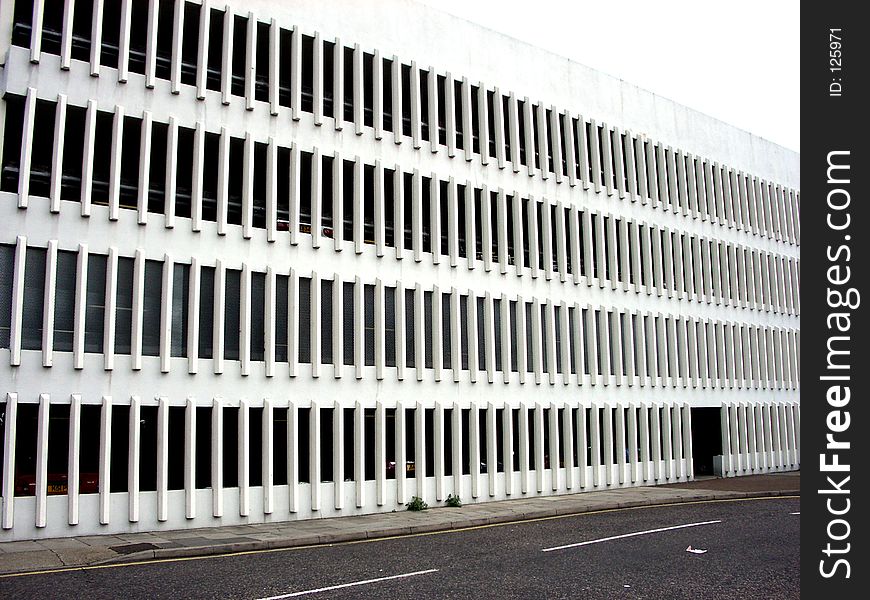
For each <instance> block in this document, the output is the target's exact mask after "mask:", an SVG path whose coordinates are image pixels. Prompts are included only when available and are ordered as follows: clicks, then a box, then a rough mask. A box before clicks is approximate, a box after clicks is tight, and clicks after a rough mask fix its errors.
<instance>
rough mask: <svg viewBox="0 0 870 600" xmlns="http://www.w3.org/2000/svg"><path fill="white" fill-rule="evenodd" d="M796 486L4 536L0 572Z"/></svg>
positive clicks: (731, 485)
mask: <svg viewBox="0 0 870 600" xmlns="http://www.w3.org/2000/svg"><path fill="white" fill-rule="evenodd" d="M797 494H800V472H799V471H797V472H791V473H775V474H769V475H752V476H748V477H737V478H731V479H704V480H699V481H693V482H689V483H681V484H672V485H661V486H655V487H632V488H620V489H611V490H601V491H593V492H584V493H581V494H569V495H563V496H545V497H534V498H522V499H517V500H504V501H501V502H482V503H478V504H468V505H465V506H463V507H461V508H447V507H438V508H432V509H429V510H426V511H423V512H410V511H407V510H401V511H398V512H391V513H380V514H374V515H362V516H353V517H337V518H330V519H312V520H307V521H290V522H285V523H264V524H256V525H239V526H228V527H214V528H208V529H189V530H188V529H185V530H177V531H162V532H158V533H131V534H117V535H98V536H81V537H74V538H56V539H45V540H33V541H20V542H3V543H0V574H8V573H21V572H27V571H36V570H44V569H57V568H76V567H85V566H92V565H99V564H111V563H122V562H133V561H141V560H149V559H155V558H157V559H163V558H180V557H189V556H205V555H213V554H225V553H228V552H240V551H250V550H266V549H273V548H290V547H295V546H310V545H314V544H334V543H338V542H347V541H352V540H363V539H374V538H381V537H388V536H396V535H406V534H412V533H424V532H432V531H444V530H451V529H461V528H464V527H474V526H479V525H490V524H496V523H507V522H511V521H522V520H527V519H535V518H541V517H551V516H557V515H569V514H575V513H584V512H593V511H598V510H606V509H613V508H629V507H635V506H650V505H656V504H674V503H679V502H691V501H700V500H722V499H734V498H752V497H763V496H786V495H797Z"/></svg>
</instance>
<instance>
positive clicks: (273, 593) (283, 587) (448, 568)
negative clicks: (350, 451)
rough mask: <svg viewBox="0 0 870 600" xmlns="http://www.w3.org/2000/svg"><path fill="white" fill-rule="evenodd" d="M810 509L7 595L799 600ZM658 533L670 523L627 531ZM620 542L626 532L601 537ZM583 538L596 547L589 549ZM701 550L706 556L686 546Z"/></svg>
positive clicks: (58, 580)
mask: <svg viewBox="0 0 870 600" xmlns="http://www.w3.org/2000/svg"><path fill="white" fill-rule="evenodd" d="M799 511H800V501H799V500H798V499H769V500H768V499H760V500H746V501H731V502H710V503H698V504H688V505H676V506H667V507H654V508H643V509H627V510H617V511H609V512H602V513H595V514H587V515H580V516H574V517H564V518H555V519H548V520H541V521H533V522H524V523H515V524H506V525H501V526H495V527H484V528H477V529H469V530H464V531H452V532H445V533H438V534H429V535H418V536H408V537H401V538H393V539H387V540H375V541H369V542H358V543H348V544H339V545H334V546H327V547H314V548H300V549H292V550H281V551H272V552H263V553H251V554H238V555H230V556H222V557H210V558H202V559H195V560H173V561H166V562H154V563H146V564H136V565H122V566H115V567H112V568H99V569H86V570H81V569H79V570H74V571H66V572H57V573H42V574H32V575H25V576H18V577H4V578H0V597H2V598H123V599H124V600H133V599H136V598H173V599H176V598H250V599H261V598H267V597H300V596H301V597H304V598H312V599H320V598H377V599H381V598H415V599H421V598H499V599H501V598H535V599H537V598H608V599H610V598H662V599H664V598H667V599H673V598H690V599H692V600H701V599H704V600H706V599H711V598H768V599H773V598H798V597H800V574H799V567H800V561H799V550H800V539H799V537H800V516H798V515H797V514H793V513H799ZM716 521H718V522H716ZM650 530H660V531H655V532H650V533H643V534H640V535H632V536H626V534H632V533H638V532H646V531H650ZM614 536H621V537H617V538H616V539H610V540H605V541H596V540H601V539H602V538H611V537H614ZM582 542H593V543H587V544H584V545H577V544H581V543H582ZM565 545H567V546H569V547H565V548H561V549H554V550H549V549H552V548H557V547H560V546H565ZM689 546H691V547H692V548H694V549H700V550H706V552H705V553H703V554H701V553H697V554H696V553H690V552H687V551H686V549H687V547H689ZM545 550H547V551H545ZM372 580H374V581H372ZM349 584H352V585H349ZM335 586H344V587H335ZM324 588H326V589H324ZM316 590H321V591H316Z"/></svg>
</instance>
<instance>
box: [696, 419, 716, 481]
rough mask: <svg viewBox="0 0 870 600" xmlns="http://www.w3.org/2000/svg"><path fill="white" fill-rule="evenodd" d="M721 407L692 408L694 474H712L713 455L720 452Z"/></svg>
mask: <svg viewBox="0 0 870 600" xmlns="http://www.w3.org/2000/svg"><path fill="white" fill-rule="evenodd" d="M720 411H721V409H720V408H717V407H711V408H693V409H692V459H693V463H694V471H695V473H694V474H695V476H696V477H697V476H699V475H713V457H714V456H718V455H720V454H722V429H721V421H720V416H719V413H720Z"/></svg>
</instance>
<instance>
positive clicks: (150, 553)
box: [82, 490, 800, 566]
mask: <svg viewBox="0 0 870 600" xmlns="http://www.w3.org/2000/svg"><path fill="white" fill-rule="evenodd" d="M799 495H800V490H775V491H768V492H759V491H752V492H716V493H706V494H694V495H692V496H684V497H681V498H673V499H670V500H662V499H646V500H631V501H627V502H613V503H612V504H610V505H603V506H595V507H591V506H590V507H587V508H580V509H579V510H578V507H564V506H563V507H558V506H554V507H552V508H548V509H542V510H533V511H529V512H526V513H511V514H502V515H493V516H491V517H474V518H468V519H459V520H454V521H446V522H444V523H421V524H419V525H392V526H386V527H380V528H376V529H369V530H361V531H353V532H336V533H329V534H320V535H316V534H311V535H308V536H305V537H300V538H298V539H291V538H283V539H273V540H256V541H250V542H235V543H231V544H218V545H210V546H188V547H178V548H156V549H153V550H143V551H139V552H133V553H130V554H124V555H119V556H116V557H112V558H108V559H103V560H100V561H97V562H94V563H91V564H90V565H87V566H101V565H105V566H110V565H116V564H123V563H135V562H143V561H149V560H171V559H179V558H195V557H200V556H217V555H222V554H235V553H239V552H254V551H259V550H282V549H290V548H302V547H311V546H323V545H329V544H339V543H344V542H353V541H362V540H376V539H386V538H391V537H399V536H405V535H414V534H421V533H435V532H439V531H445V532H446V531H456V530H462V529H469V528H472V527H485V526H490V525H501V524H506V523H521V522H524V521H533V520H537V519H547V518H555V517H566V516H571V515H583V514H590V513H597V512H601V511H606V510H616V509H622V508H641V507H645V506H667V505H673V504H685V503H687V502H707V501H711V500H739V499H749V498H774V497H780V496H799ZM82 566H85V565H82Z"/></svg>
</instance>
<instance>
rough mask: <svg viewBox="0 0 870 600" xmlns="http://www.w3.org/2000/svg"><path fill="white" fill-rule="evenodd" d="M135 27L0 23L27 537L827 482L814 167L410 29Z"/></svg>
mask: <svg viewBox="0 0 870 600" xmlns="http://www.w3.org/2000/svg"><path fill="white" fill-rule="evenodd" d="M109 4H110V3H103V2H100V1H94V2H87V1H84V0H77V1H76V2H75V4H74V7H73V5H72V3H67V7H66V9H65V11H64V14H62V15H58V14H50V10H49V9H48V8H46V6H45V3H44V2H43V0H26V1H25V0H15V2H5V3H3V4H2V6H0V56H2V60H3V61H4V67H3V71H2V79H0V93H2V96H3V100H2V101H0V132H2V133H0V138H2V144H0V165H2V172H0V294H2V297H0V310H2V314H0V346H2V348H0V396H2V399H0V415H2V416H3V427H2V435H3V454H2V465H3V470H2V488H0V489H2V491H0V496H2V513H0V525H2V528H0V539H2V540H11V539H29V538H35V537H51V536H64V535H81V534H92V533H114V532H125V531H143V530H155V531H156V530H161V529H175V528H185V527H207V526H217V525H229V524H239V523H250V522H264V521H285V520H294V519H306V518H313V517H329V516H338V515H348V514H361V513H370V512H378V511H390V510H394V509H397V508H401V505H403V504H404V503H406V502H407V501H409V500H410V498H411V497H412V496H415V495H416V496H421V497H423V498H424V499H425V500H426V501H427V502H430V503H437V502H439V501H442V500H444V499H446V497H447V496H448V494H451V493H453V494H458V495H459V496H460V497H461V498H462V500H463V502H474V501H483V500H492V499H503V498H516V497H522V496H523V495H546V494H561V493H573V492H579V491H583V490H586V489H602V488H607V487H621V486H631V485H649V484H655V483H664V482H674V481H684V480H686V479H691V478H693V477H694V474H695V473H696V472H698V471H697V468H696V464H695V463H696V459H697V460H700V459H699V458H698V457H699V456H700V455H699V454H698V451H699V449H698V448H696V447H695V446H696V443H695V441H696V440H697V439H698V438H697V436H698V435H701V436H702V438H703V439H707V437H706V436H709V435H714V433H715V436H718V437H717V439H720V440H721V444H720V446H719V447H720V451H719V452H718V453H715V452H714V454H721V455H722V460H721V462H722V469H723V471H724V473H725V474H726V475H728V476H735V475H743V474H749V473H757V472H767V471H770V470H787V469H796V468H799V466H800V439H799V438H800V435H799V432H800V401H799V399H800V295H799V284H800V280H799V272H800V270H799V267H800V217H799V197H800V194H799V179H798V171H799V157H798V156H797V155H796V154H794V153H792V152H790V151H787V150H785V149H783V148H780V147H778V146H775V145H773V144H771V143H769V142H766V141H764V140H761V139H759V138H757V137H754V136H752V135H750V134H748V133H746V132H742V131H739V130H737V129H735V128H733V127H730V126H728V125H726V124H723V123H721V122H718V121H715V120H714V119H711V118H709V117H706V116H704V115H701V114H698V113H696V112H694V111H691V110H690V109H687V108H685V107H681V106H678V105H676V104H674V103H672V102H670V101H668V100H665V99H662V98H659V97H655V96H653V95H651V94H649V93H648V92H645V91H643V90H639V89H637V88H635V87H633V86H631V85H628V84H626V83H624V82H621V81H617V80H615V79H612V78H609V77H607V76H605V75H602V74H600V73H595V72H594V71H591V70H589V69H587V68H585V67H583V66H581V65H577V64H575V63H571V62H570V61H567V60H566V59H562V58H560V57H556V56H552V55H549V54H547V53H545V52H543V51H541V50H539V49H535V48H532V47H530V46H526V45H524V44H521V43H519V42H517V41H515V40H510V39H509V38H505V37H503V36H501V35H499V34H496V33H494V32H491V31H488V30H486V29H483V28H480V27H477V26H474V25H472V24H470V23H466V22H464V21H461V20H458V19H455V18H453V17H450V16H448V15H444V14H441V13H438V12H436V11H433V10H431V9H429V8H426V7H423V6H419V5H417V4H414V3H412V2H406V1H394V2H388V3H383V2H361V3H339V2H338V1H336V0H329V1H326V2H323V1H318V2H314V1H308V0H305V1H303V2H293V3H279V2H275V1H267V0H248V1H247V2H244V3H241V2H236V1H235V0H233V1H229V2H220V3H218V2H205V3H202V2H200V1H198V0H188V1H186V2H185V1H183V0H177V1H174V0H168V1H167V0H150V1H149V2H133V1H132V0H123V1H121V2H118V3H117V6H116V5H114V4H112V5H111V6H108V5H109ZM202 6H205V7H206V8H207V9H208V10H202V8H201V7H202ZM22 7H23V8H22ZM73 11H74V12H75V14H73ZM79 11H90V12H88V14H89V15H90V17H89V18H82V17H80V16H78V12H79ZM86 16H87V15H86ZM73 17H75V19H74V18H73ZM82 23H87V24H88V27H84V26H83V25H82ZM43 31H44V33H42V35H39V34H37V33H33V32H43ZM88 36H89V37H88ZM84 39H86V40H87V43H84V42H83V41H82V40H84ZM97 40H99V41H100V43H99V44H97V43H96V41H97ZM651 43H652V42H651ZM337 49H341V51H340V52H339V51H337ZM339 99H340V100H341V101H340V102H339ZM338 105H340V106H341V113H342V114H341V115H339V116H338V117H337V118H336V115H335V109H336V108H337V106H338ZM398 107H401V109H399V108H398ZM400 115H401V119H399V116H400ZM399 122H401V126H398V123H399ZM436 125H437V127H436ZM436 131H437V132H438V134H437V135H434V132H436ZM22 173H25V174H29V176H22ZM710 408H713V409H715V410H716V411H717V415H716V419H715V422H714V423H713V425H711V426H709V427H707V426H706V425H705V427H706V428H705V429H704V430H703V431H698V423H697V422H693V414H694V415H697V414H701V413H698V412H697V411H698V410H700V409H710ZM693 432H697V433H695V434H694V436H693ZM711 432H712V433H711ZM693 437H694V438H695V439H694V440H693ZM704 453H705V454H704V459H703V460H704V461H706V460H707V459H708V458H711V456H708V454H709V449H708V448H706V446H705V449H704ZM61 474H62V478H61Z"/></svg>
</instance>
